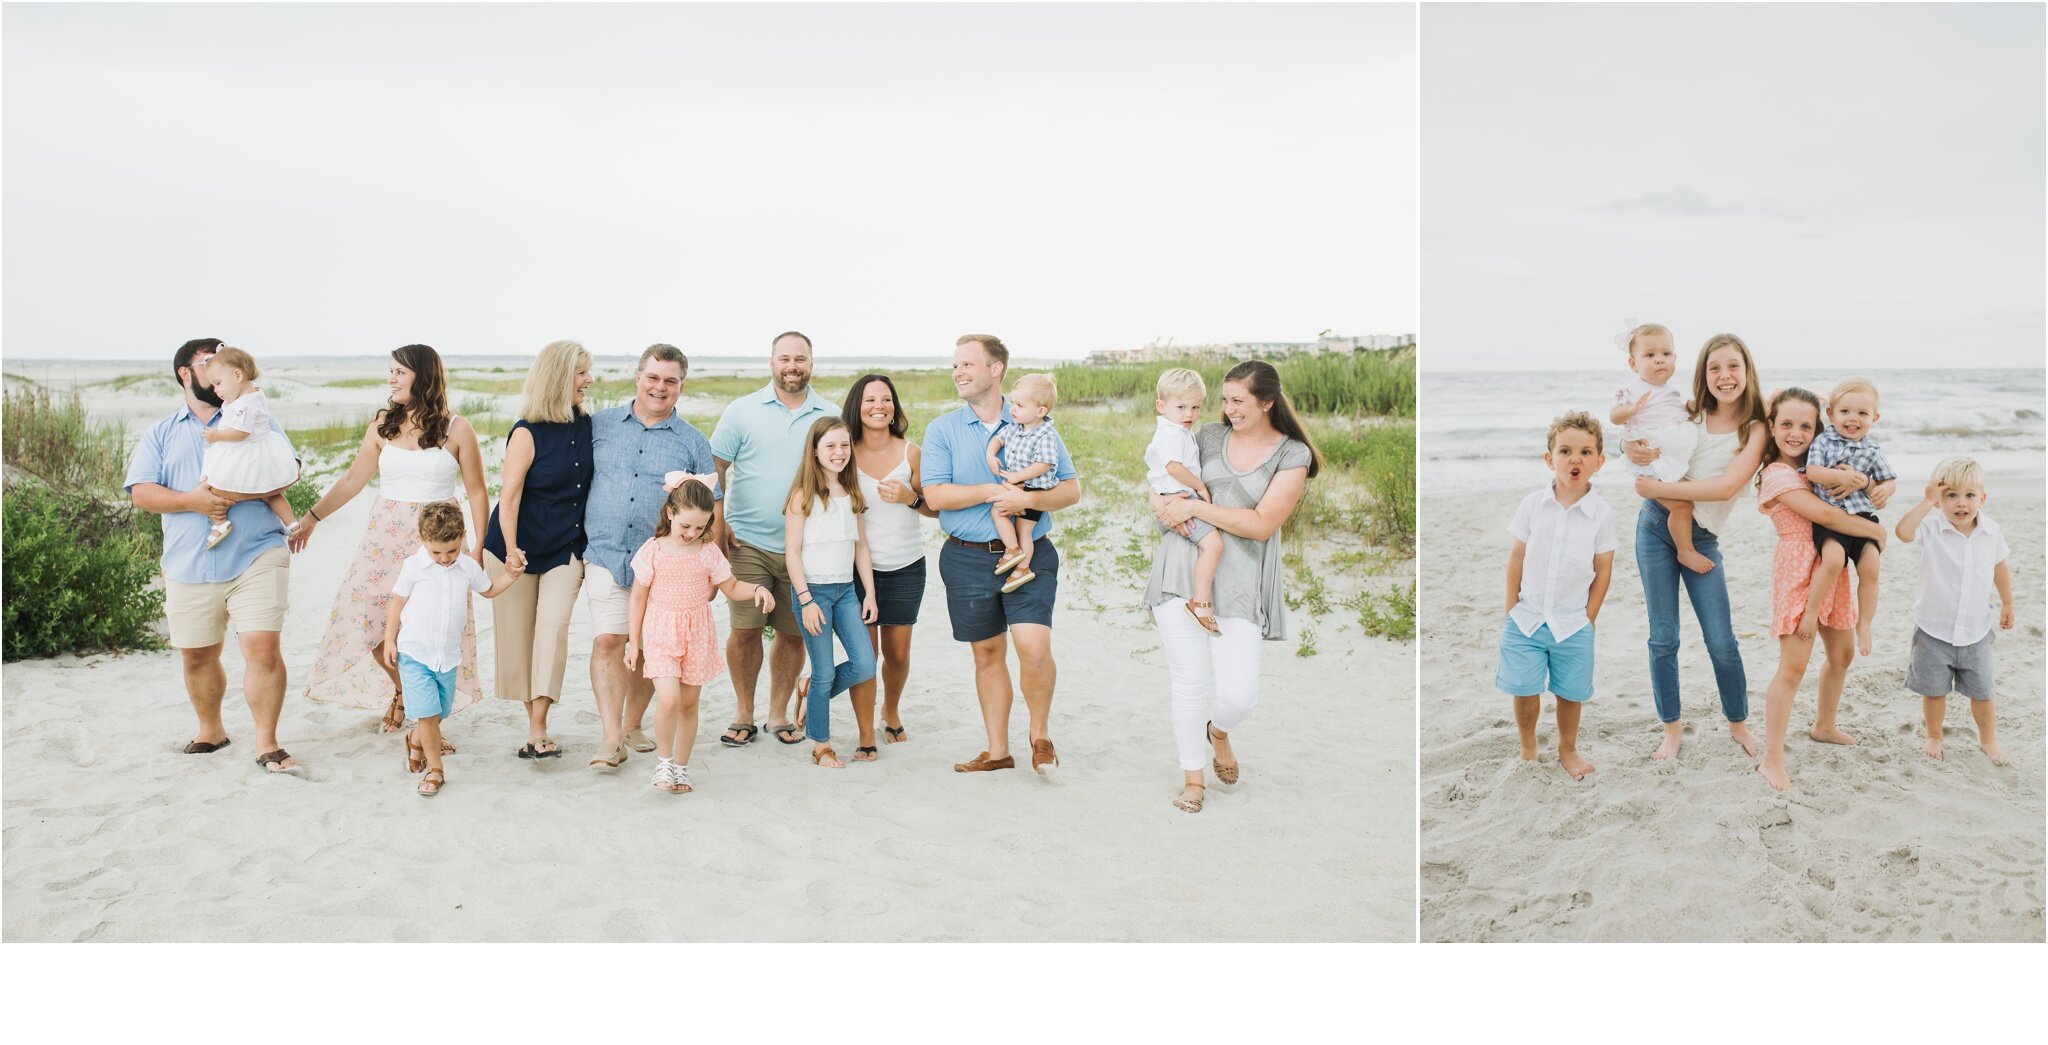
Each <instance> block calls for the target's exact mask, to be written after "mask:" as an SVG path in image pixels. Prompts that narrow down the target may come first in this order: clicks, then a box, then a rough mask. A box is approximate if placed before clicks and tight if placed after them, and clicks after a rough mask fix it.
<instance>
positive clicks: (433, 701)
mask: <svg viewBox="0 0 2048 1045" xmlns="http://www.w3.org/2000/svg"><path fill="white" fill-rule="evenodd" d="M459 670H461V669H459V668H449V669H448V670H447V671H435V670H434V669H433V668H430V667H427V666H426V665H425V664H422V663H420V662H419V661H416V660H414V659H412V658H411V657H409V656H407V655H406V654H403V653H401V654H399V655H398V683H399V686H400V687H401V688H402V689H403V690H404V691H405V713H406V714H407V715H410V716H412V717H413V718H435V717H437V716H438V717H441V718H446V717H447V716H448V713H449V712H451V711H454V710H455V673H456V672H457V671H459Z"/></svg>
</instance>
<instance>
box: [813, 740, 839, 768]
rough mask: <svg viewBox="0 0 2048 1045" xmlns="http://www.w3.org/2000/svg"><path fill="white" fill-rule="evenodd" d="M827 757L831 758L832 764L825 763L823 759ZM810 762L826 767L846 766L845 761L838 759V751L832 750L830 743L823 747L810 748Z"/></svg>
mask: <svg viewBox="0 0 2048 1045" xmlns="http://www.w3.org/2000/svg"><path fill="white" fill-rule="evenodd" d="M828 758H829V759H831V760H832V763H833V764H832V765H829V766H827V765H825V760H826V759H828ZM811 764H812V765H814V766H823V767H824V768H826V769H845V768H846V763H844V762H841V761H839V752H837V751H834V750H832V745H830V744H827V745H825V746H824V747H820V748H812V749H811Z"/></svg>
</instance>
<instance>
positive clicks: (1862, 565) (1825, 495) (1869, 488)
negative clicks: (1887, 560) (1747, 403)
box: [1799, 377, 1898, 657]
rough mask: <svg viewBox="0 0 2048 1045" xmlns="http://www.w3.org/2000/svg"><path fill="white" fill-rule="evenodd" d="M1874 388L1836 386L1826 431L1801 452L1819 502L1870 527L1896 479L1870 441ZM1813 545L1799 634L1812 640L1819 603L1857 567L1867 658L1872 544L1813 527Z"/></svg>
mask: <svg viewBox="0 0 2048 1045" xmlns="http://www.w3.org/2000/svg"><path fill="white" fill-rule="evenodd" d="M1877 417H1878V415H1877V386H1876V385H1873V384H1871V383H1870V382H1869V381H1866V380H1864V379H1863V378H1860V377H1852V378H1850V379H1848V380H1847V381H1844V382H1842V383H1841V384H1839V385H1836V386H1835V390H1834V393H1833V394H1831V395H1829V396H1828V421H1829V422H1830V423H1829V425H1828V429H1827V431H1825V432H1822V433H1821V434H1820V435H1818V436H1816V437H1815V438H1814V440H1813V445H1812V446H1810V447H1808V448H1807V451H1806V468H1805V473H1806V480H1807V481H1808V482H1810V483H1812V484H1813V492H1814V494H1815V495H1816V496H1818V497H1819V498H1820V499H1821V500H1823V501H1826V502H1828V503H1829V504H1832V505H1834V506H1835V507H1837V508H1840V509H1842V510H1843V511H1845V512H1848V513H1849V514H1851V515H1858V516H1861V517H1863V518H1865V519H1868V520H1870V521H1871V522H1877V521H1878V520H1877V510H1878V509H1879V508H1882V507H1884V505H1885V502H1886V501H1888V500H1890V499H1891V496H1892V489H1893V488H1894V487H1895V486H1896V485H1897V483H1896V480H1897V479H1898V476H1897V475H1896V474H1895V473H1893V471H1892V467H1891V465H1890V463H1888V462H1886V461H1885V459H1884V451H1883V450H1880V449H1878V446H1877V441H1876V440H1874V439H1871V438H1870V429H1871V428H1872V427H1873V426H1875V425H1876V424H1877ZM1813 545H1814V547H1815V548H1817V549H1818V550H1819V551H1820V562H1819V563H1818V564H1816V565H1815V566H1814V568H1813V583H1812V588H1811V593H1810V594H1809V596H1808V598H1807V604H1806V614H1805V616H1803V617H1801V618H1800V620H1799V633H1800V634H1801V635H1803V636H1806V637H1808V638H1811V637H1812V636H1813V634H1814V632H1815V631H1817V630H1818V629H1819V625H1820V605H1821V600H1823V599H1824V598H1826V597H1827V594H1828V592H1829V591H1830V590H1832V589H1833V588H1834V585H1835V578H1836V577H1837V576H1839V575H1840V574H1841V572H1842V570H1843V568H1844V567H1845V566H1846V565H1847V564H1849V563H1855V564H1856V646H1857V653H1858V655H1860V656H1865V657H1867V656H1870V625H1871V621H1872V620H1873V619H1874V618H1875V617H1876V615H1877V574H1878V560H1879V558H1880V555H1879V553H1878V547H1877V544H1876V542H1874V541H1870V540H1866V539H1864V538H1861V537H1846V536H1843V535H1842V534H1839V533H1836V532H1835V531H1833V530H1830V529H1828V528H1826V527H1824V526H1815V527H1814V528H1813Z"/></svg>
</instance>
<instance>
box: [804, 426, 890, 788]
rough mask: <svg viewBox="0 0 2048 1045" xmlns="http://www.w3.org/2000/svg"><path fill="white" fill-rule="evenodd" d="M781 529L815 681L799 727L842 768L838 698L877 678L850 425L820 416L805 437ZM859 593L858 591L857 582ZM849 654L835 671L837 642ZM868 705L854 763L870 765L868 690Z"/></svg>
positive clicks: (862, 508)
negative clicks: (835, 715) (835, 727)
mask: <svg viewBox="0 0 2048 1045" xmlns="http://www.w3.org/2000/svg"><path fill="white" fill-rule="evenodd" d="M782 510H783V516H782V518H783V532H784V540H785V542H786V543H785V547H786V548H787V551H786V552H785V553H784V558H785V559H786V560H787V563H788V566H789V585H790V596H791V598H793V599H795V600H796V608H797V613H798V617H799V620H800V622H801V624H802V632H803V636H802V637H803V640H804V651H805V652H806V653H807V654H809V656H810V661H811V673H810V676H809V677H808V678H806V679H804V680H803V681H801V682H800V683H798V687H797V693H796V706H797V715H798V719H797V721H798V724H800V725H802V726H803V727H804V736H806V737H808V738H810V740H811V743H812V744H813V745H814V746H813V747H812V748H811V761H812V763H814V764H816V765H820V766H824V767H826V768H829V769H838V768H840V767H842V766H844V765H845V764H846V763H844V762H841V761H839V757H838V755H837V753H835V752H834V751H833V750H832V744H831V740H832V698H833V697H836V696H838V695H839V694H841V693H844V692H846V691H847V690H848V689H851V688H853V687H854V686H855V685H856V684H858V683H862V682H866V681H867V680H869V679H871V678H874V677H875V648H874V645H873V644H872V643H870V642H869V641H868V630H867V627H866V625H868V624H870V623H872V622H873V621H874V619H875V573H874V567H873V564H872V562H871V561H870V560H869V557H868V539H867V522H866V519H865V517H864V516H865V513H866V511H867V501H866V499H865V498H863V497H862V496H861V491H860V479H859V469H857V468H855V467H854V464H853V436H852V433H851V432H849V431H848V429H847V427H846V421H845V419H843V418H840V417H837V416H826V417H821V418H819V419H818V420H817V421H815V422H813V423H812V425H811V430H810V432H809V434H808V435H807V436H806V437H805V439H804V458H803V463H802V464H800V465H799V466H798V467H797V471H796V478H795V480H794V481H792V482H791V483H790V484H789V500H788V501H787V502H785V503H784V505H783V509H782ZM855 577H858V578H860V582H861V585H862V587H861V589H860V590H861V591H864V592H866V593H867V594H866V595H865V597H863V596H861V595H858V594H856V593H855V591H854V585H853V582H854V578H855ZM835 634H836V635H837V636H838V637H839V645H840V646H842V647H844V648H845V650H846V663H844V664H839V665H837V666H836V667H835V666H834V663H833V662H834V660H835V659H836V657H835V655H834V653H833V649H832V637H833V636H834V635H835ZM862 692H864V693H865V694H866V701H865V704H866V706H865V707H862V706H859V705H856V706H855V707H854V709H853V711H854V721H855V723H856V725H857V726H858V728H859V730H860V743H859V746H857V747H856V748H854V755H853V757H854V760H855V761H857V762H871V761H873V760H874V758H875V755H876V746H875V691H874V687H872V686H867V687H862Z"/></svg>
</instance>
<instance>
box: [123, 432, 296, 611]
mask: <svg viewBox="0 0 2048 1045" xmlns="http://www.w3.org/2000/svg"><path fill="white" fill-rule="evenodd" d="M219 420H220V412H219V411H215V412H214V415H213V420H212V421H208V422H206V423H205V424H201V423H200V421H199V418H198V417H196V416H194V415H193V413H192V408H191V407H189V406H181V407H179V408H178V412H177V413H174V414H172V415H171V416H169V417H166V418H164V419H163V420H161V421H158V422H157V423H156V424H154V425H151V426H150V429H149V431H147V432H145V433H143V436H142V441H141V442H140V443H137V444H136V445H135V457H134V459H133V460H131V461H129V462H128V482H127V484H126V488H127V489H128V490H129V491H130V493H131V495H132V493H133V491H134V489H135V484H137V483H155V484H157V485H158V486H162V487H164V488H166V489H169V490H174V491H176V492H178V493H190V492H192V491H193V490H196V489H198V488H199V480H200V479H201V478H203V477H204V473H205V471H206V430H207V429H208V428H211V427H213V425H214V422H217V421H219ZM270 428H271V430H272V431H274V432H276V433H277V434H278V435H284V426H283V425H281V424H279V423H278V422H277V418H275V417H272V418H271V419H270ZM287 441H289V437H287ZM295 452H296V451H295ZM162 519H163V527H164V555H163V560H162V561H163V569H164V576H166V577H169V578H170V579H171V580H174V581H177V582H178V583H179V584H218V583H220V582H222V581H231V580H234V579H235V578H236V577H240V576H241V575H242V571H243V570H246V569H248V568H249V564H250V563H252V562H255V561H256V557H257V556H259V555H262V554H263V553H264V552H267V551H269V550H270V549H272V548H281V547H283V546H284V524H283V523H281V522H278V521H277V515H276V514H275V513H273V512H272V511H271V510H270V506H269V505H266V504H264V503H263V502H262V501H254V500H251V501H237V502H235V504H234V506H233V507H231V508H229V509H228V521H229V522H231V523H234V524H235V528H234V530H233V531H232V532H230V533H229V534H228V535H227V537H226V538H225V539H223V540H222V541H221V542H220V543H219V544H217V545H215V546H214V547H212V548H211V549H209V548H207V547H206V534H207V531H209V530H211V529H213V520H212V519H209V518H207V517H206V516H204V515H201V514H200V513H198V512H169V513H166V514H165V515H163V516H162Z"/></svg>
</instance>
